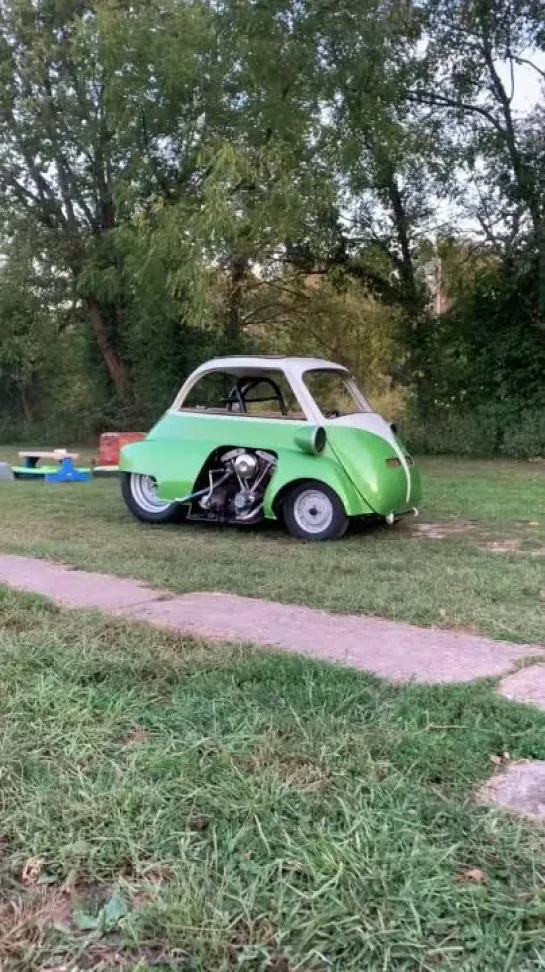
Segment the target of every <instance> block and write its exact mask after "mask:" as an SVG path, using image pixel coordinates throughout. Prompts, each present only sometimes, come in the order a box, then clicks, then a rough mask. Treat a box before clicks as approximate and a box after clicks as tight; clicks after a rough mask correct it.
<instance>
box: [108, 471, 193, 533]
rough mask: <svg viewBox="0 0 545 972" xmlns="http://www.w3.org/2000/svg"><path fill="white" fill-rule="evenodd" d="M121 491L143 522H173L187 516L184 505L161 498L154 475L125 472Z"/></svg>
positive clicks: (132, 510) (131, 509) (132, 511)
mask: <svg viewBox="0 0 545 972" xmlns="http://www.w3.org/2000/svg"><path fill="white" fill-rule="evenodd" d="M121 493H122V496H123V499H124V500H125V503H126V505H127V507H128V508H129V510H130V511H131V513H132V514H133V516H135V517H136V519H137V520H141V521H142V523H173V522H175V521H177V520H181V519H184V518H185V514H186V510H185V509H184V507H182V506H180V505H179V504H178V503H167V502H165V500H162V499H160V498H159V495H158V490H157V480H156V479H154V478H153V476H144V475H142V474H141V473H123V475H122V479H121Z"/></svg>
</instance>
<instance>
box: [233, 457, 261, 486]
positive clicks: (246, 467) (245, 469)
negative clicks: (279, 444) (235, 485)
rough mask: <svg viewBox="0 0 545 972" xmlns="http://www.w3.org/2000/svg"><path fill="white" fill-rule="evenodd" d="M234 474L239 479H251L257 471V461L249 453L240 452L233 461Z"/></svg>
mask: <svg viewBox="0 0 545 972" xmlns="http://www.w3.org/2000/svg"><path fill="white" fill-rule="evenodd" d="M233 466H234V468H235V472H236V474H237V475H238V476H240V478H241V479H244V480H246V479H251V478H252V476H255V474H256V473H257V471H258V469H259V461H258V459H256V457H255V456H253V455H252V453H251V452H241V453H240V455H238V456H236V458H235V459H233Z"/></svg>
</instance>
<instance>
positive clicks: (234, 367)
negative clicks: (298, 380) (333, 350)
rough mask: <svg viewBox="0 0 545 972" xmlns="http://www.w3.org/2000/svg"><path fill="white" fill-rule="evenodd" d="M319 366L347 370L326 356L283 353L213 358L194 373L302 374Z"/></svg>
mask: <svg viewBox="0 0 545 972" xmlns="http://www.w3.org/2000/svg"><path fill="white" fill-rule="evenodd" d="M317 368H332V369H334V370H336V371H346V370H347V369H346V368H345V367H344V366H343V365H340V364H335V362H333V361H326V360H325V359H324V358H296V357H288V356H286V355H281V354H278V355H275V354H241V355H233V356H232V357H228V358H212V359H211V360H210V361H207V362H205V364H202V365H200V367H199V368H196V370H195V371H194V372H193V374H194V375H197V374H204V373H206V372H207V371H226V372H228V373H229V374H232V375H237V374H251V373H252V372H254V371H255V372H257V373H258V374H260V373H262V372H267V371H284V372H287V373H291V374H293V373H295V374H299V375H301V374H303V373H304V372H305V371H312V370H314V369H317Z"/></svg>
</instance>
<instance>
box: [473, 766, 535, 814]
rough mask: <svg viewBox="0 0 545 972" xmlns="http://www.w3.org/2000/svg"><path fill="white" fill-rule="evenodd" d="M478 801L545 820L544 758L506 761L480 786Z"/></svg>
mask: <svg viewBox="0 0 545 972" xmlns="http://www.w3.org/2000/svg"><path fill="white" fill-rule="evenodd" d="M477 801H478V802H479V803H484V804H488V805H496V806H499V807H502V808H503V809H505V810H510V811H511V812H513V813H518V814H520V815H522V816H524V817H531V818H532V819H534V820H545V760H537V759H536V760H520V761H517V762H513V763H508V764H507V765H506V766H505V767H504V768H503V769H502V770H500V771H499V772H498V773H496V776H494V777H493V778H492V779H491V780H489V781H488V783H485V785H484V786H483V787H481V789H480V790H479V791H478V793H477Z"/></svg>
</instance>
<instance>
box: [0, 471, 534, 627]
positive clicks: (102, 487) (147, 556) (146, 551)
mask: <svg viewBox="0 0 545 972" xmlns="http://www.w3.org/2000/svg"><path fill="white" fill-rule="evenodd" d="M4 456H6V453H4ZM422 466H423V474H424V490H425V494H424V502H423V519H424V520H427V521H430V522H437V521H441V522H445V523H446V525H447V526H449V527H452V526H453V525H454V526H457V525H460V524H461V525H462V528H463V532H461V533H458V534H454V535H452V536H448V537H447V538H446V539H444V540H432V539H426V538H422V537H420V538H418V536H415V534H414V532H413V531H412V528H413V526H414V524H413V522H412V521H411V522H409V521H406V522H405V523H403V524H399V525H398V526H396V527H395V528H393V529H388V528H387V527H373V528H369V527H365V526H360V527H358V528H357V529H353V530H351V532H350V533H349V534H348V535H347V536H346V537H345V539H344V540H343V541H341V542H340V543H337V544H323V545H321V544H315V545H312V544H309V545H305V544H301V543H298V542H296V541H294V540H291V539H290V538H289V537H287V536H286V535H285V534H284V533H283V532H282V531H281V530H279V529H278V528H276V527H274V526H268V527H265V528H262V529H257V530H256V529H253V530H249V531H247V532H246V531H244V530H237V529H233V528H229V527H227V528H223V529H219V528H214V527H211V528H204V527H198V526H195V525H185V526H176V527H175V526H173V527H159V528H150V527H145V526H143V525H141V524H138V523H137V522H136V521H134V520H133V519H132V518H131V517H130V515H129V514H128V513H127V512H126V510H125V508H124V506H123V503H122V500H121V498H120V495H119V484H118V483H117V482H116V481H114V482H112V481H104V480H102V481H101V480H98V481H96V482H94V483H93V484H91V485H86V484H84V485H73V486H48V485H46V484H43V483H24V482H15V483H4V482H2V483H0V551H1V552H12V553H23V554H30V555H35V556H39V557H47V558H51V559H54V560H59V561H64V562H66V563H69V564H74V565H76V566H78V567H81V568H88V569H94V570H99V571H108V572H111V573H114V574H119V575H126V576H127V575H128V576H132V577H135V578H139V579H143V580H145V581H148V582H150V583H152V584H154V585H156V586H158V587H164V588H169V589H171V590H174V591H178V592H185V591H195V590H221V591H232V592H236V593H239V594H244V595H249V596H256V595H259V596H261V597H264V598H268V599H274V600H279V601H284V602H292V603H301V604H308V605H311V606H315V607H322V608H325V609H329V610H332V611H339V612H367V613H372V614H377V615H381V616H384V617H389V618H396V619H399V620H405V621H409V622H412V623H415V624H424V625H432V624H435V625H440V626H444V627H462V628H467V629H476V630H478V631H482V632H485V633H489V634H491V635H492V636H494V637H496V638H503V639H510V640H515V641H525V642H535V643H540V642H542V641H543V638H544V631H545V599H544V598H543V590H544V587H545V580H544V572H545V557H544V556H543V554H545V467H543V466H540V465H532V464H529V463H508V462H471V461H467V460H445V459H429V460H426V461H425V462H423V463H422ZM417 522H420V521H417ZM536 522H537V524H538V525H537V526H536V525H535V523H536ZM530 524H533V525H530ZM505 539H511V540H514V541H516V542H517V543H519V544H520V549H519V550H518V551H517V552H513V553H494V552H492V551H491V550H490V549H487V544H490V543H491V542H493V541H496V540H505ZM483 548H484V549H483ZM540 551H541V553H540Z"/></svg>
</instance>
